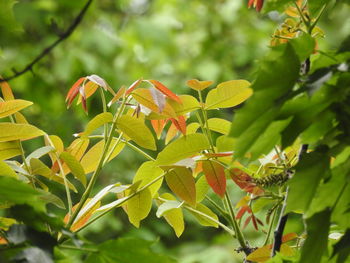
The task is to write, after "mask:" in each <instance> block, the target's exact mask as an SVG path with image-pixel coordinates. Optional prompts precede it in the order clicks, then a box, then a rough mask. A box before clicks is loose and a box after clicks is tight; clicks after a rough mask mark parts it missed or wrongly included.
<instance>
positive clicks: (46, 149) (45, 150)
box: [26, 146, 55, 163]
mask: <svg viewBox="0 0 350 263" xmlns="http://www.w3.org/2000/svg"><path fill="white" fill-rule="evenodd" d="M53 151H55V148H53V147H52V146H43V147H40V148H38V149H36V150H35V151H34V152H32V153H31V154H29V155H28V156H27V158H26V162H28V163H30V159H32V158H37V159H38V158H40V157H42V156H44V155H45V154H48V153H50V152H53Z"/></svg>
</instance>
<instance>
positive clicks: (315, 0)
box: [307, 0, 330, 18]
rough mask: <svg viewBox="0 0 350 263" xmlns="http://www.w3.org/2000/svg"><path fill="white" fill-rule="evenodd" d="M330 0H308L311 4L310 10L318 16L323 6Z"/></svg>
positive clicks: (314, 15)
mask: <svg viewBox="0 0 350 263" xmlns="http://www.w3.org/2000/svg"><path fill="white" fill-rule="evenodd" d="M329 2H330V0H308V1H307V4H308V6H309V11H310V13H311V15H312V17H313V18H316V16H317V15H318V14H319V12H320V11H321V9H322V7H323V6H324V5H326V4H328V3H329Z"/></svg>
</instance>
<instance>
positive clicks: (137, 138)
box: [117, 115, 157, 151]
mask: <svg viewBox="0 0 350 263" xmlns="http://www.w3.org/2000/svg"><path fill="white" fill-rule="evenodd" d="M117 127H118V129H120V130H121V131H122V132H123V133H125V134H126V135H127V136H128V137H129V138H130V139H131V140H133V141H134V142H135V143H136V144H138V145H139V146H141V147H143V148H146V149H150V150H154V151H155V150H156V149H157V147H156V143H155V140H154V137H153V134H152V132H151V131H150V130H149V129H148V127H147V126H146V125H145V123H144V120H142V119H141V118H135V117H132V116H129V115H123V116H121V117H120V118H119V119H118V122H117Z"/></svg>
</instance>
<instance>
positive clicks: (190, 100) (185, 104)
mask: <svg viewBox="0 0 350 263" xmlns="http://www.w3.org/2000/svg"><path fill="white" fill-rule="evenodd" d="M179 98H180V100H181V101H182V103H178V102H176V101H174V100H169V104H170V106H171V107H172V108H173V109H174V111H175V113H176V115H177V116H180V115H185V114H186V113H188V112H192V111H195V110H196V109H199V108H200V105H199V102H198V100H197V99H196V98H195V97H193V96H190V95H180V96H179Z"/></svg>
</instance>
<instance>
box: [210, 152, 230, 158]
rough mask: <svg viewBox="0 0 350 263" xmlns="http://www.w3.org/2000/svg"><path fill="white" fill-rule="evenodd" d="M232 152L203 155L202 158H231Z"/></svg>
mask: <svg viewBox="0 0 350 263" xmlns="http://www.w3.org/2000/svg"><path fill="white" fill-rule="evenodd" d="M232 154H233V152H232V151H231V152H220V153H205V154H204V156H206V157H208V158H213V157H227V156H232Z"/></svg>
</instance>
